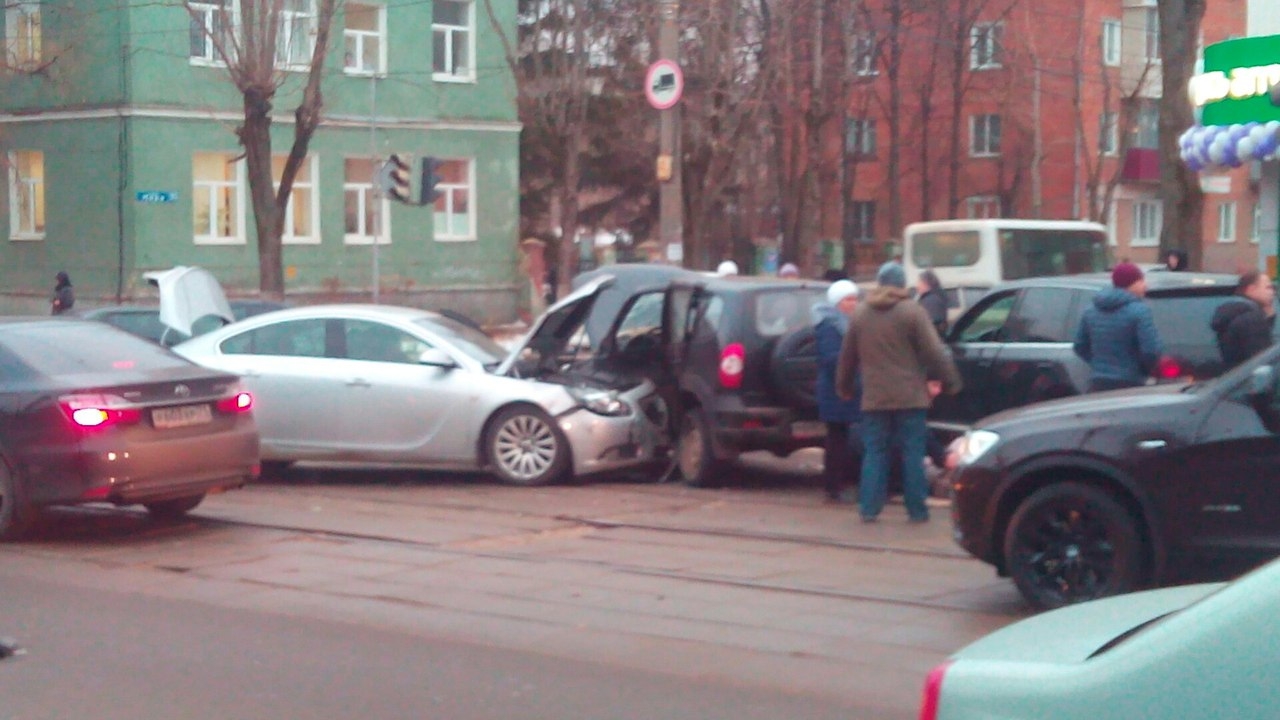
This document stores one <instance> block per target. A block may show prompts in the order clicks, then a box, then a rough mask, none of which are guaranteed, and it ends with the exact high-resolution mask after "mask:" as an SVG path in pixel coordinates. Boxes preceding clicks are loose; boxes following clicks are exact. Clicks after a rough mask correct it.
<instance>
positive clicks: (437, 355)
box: [418, 348, 458, 369]
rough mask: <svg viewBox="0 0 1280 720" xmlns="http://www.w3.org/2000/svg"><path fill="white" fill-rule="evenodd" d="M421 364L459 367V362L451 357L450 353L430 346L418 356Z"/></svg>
mask: <svg viewBox="0 0 1280 720" xmlns="http://www.w3.org/2000/svg"><path fill="white" fill-rule="evenodd" d="M418 364H419V365H431V366H433V367H439V368H445V369H451V368H456V367H458V363H457V362H455V361H454V359H453V358H451V357H449V353H447V352H445V351H443V350H441V349H440V348H428V349H426V350H423V351H422V354H421V355H419V356H418Z"/></svg>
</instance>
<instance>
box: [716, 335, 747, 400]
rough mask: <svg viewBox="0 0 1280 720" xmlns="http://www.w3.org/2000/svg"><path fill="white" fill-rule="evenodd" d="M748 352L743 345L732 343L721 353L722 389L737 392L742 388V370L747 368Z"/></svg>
mask: <svg viewBox="0 0 1280 720" xmlns="http://www.w3.org/2000/svg"><path fill="white" fill-rule="evenodd" d="M746 359H747V352H746V349H744V348H743V347H742V343H730V344H729V345H726V346H725V348H724V350H721V351H720V387H722V388H724V389H726V390H736V389H738V388H740V387H742V370H743V368H745V367H746V364H747V363H746Z"/></svg>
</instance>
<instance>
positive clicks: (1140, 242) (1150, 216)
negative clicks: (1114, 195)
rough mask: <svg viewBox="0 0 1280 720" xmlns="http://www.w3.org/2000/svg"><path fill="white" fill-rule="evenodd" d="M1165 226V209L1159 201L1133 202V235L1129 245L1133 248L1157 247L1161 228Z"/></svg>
mask: <svg viewBox="0 0 1280 720" xmlns="http://www.w3.org/2000/svg"><path fill="white" fill-rule="evenodd" d="M1163 224H1164V208H1163V206H1162V205H1161V204H1160V201H1159V200H1134V201H1133V235H1132V238H1131V239H1130V241H1129V244H1130V245H1131V246H1133V247H1155V246H1156V245H1157V244H1159V242H1160V228H1161V226H1162V225H1163Z"/></svg>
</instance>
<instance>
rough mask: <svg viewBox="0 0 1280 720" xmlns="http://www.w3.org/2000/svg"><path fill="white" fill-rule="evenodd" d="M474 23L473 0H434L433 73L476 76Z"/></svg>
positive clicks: (463, 77) (442, 76)
mask: <svg viewBox="0 0 1280 720" xmlns="http://www.w3.org/2000/svg"><path fill="white" fill-rule="evenodd" d="M475 26H476V16H475V3H474V2H473V1H472V0H435V2H434V6H433V10H432V16H431V41H432V58H431V70H432V73H433V75H432V77H434V78H435V79H436V80H473V79H475V76H474V74H473V68H474V67H475V63H474V62H473V60H474V58H475V36H476V27H475Z"/></svg>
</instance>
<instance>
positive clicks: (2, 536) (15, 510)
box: [0, 461, 40, 541]
mask: <svg viewBox="0 0 1280 720" xmlns="http://www.w3.org/2000/svg"><path fill="white" fill-rule="evenodd" d="M39 514H40V513H39V511H38V510H37V509H36V508H35V507H34V506H32V505H31V503H30V502H29V501H28V500H27V498H26V493H25V491H24V489H23V487H22V484H21V483H19V482H18V479H17V478H15V477H14V475H13V472H11V471H10V470H9V466H8V465H7V464H5V463H4V461H0V541H9V540H20V539H22V538H23V537H25V536H26V534H27V533H28V532H30V531H31V526H32V525H33V524H34V523H35V521H36V518H37V517H39Z"/></svg>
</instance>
